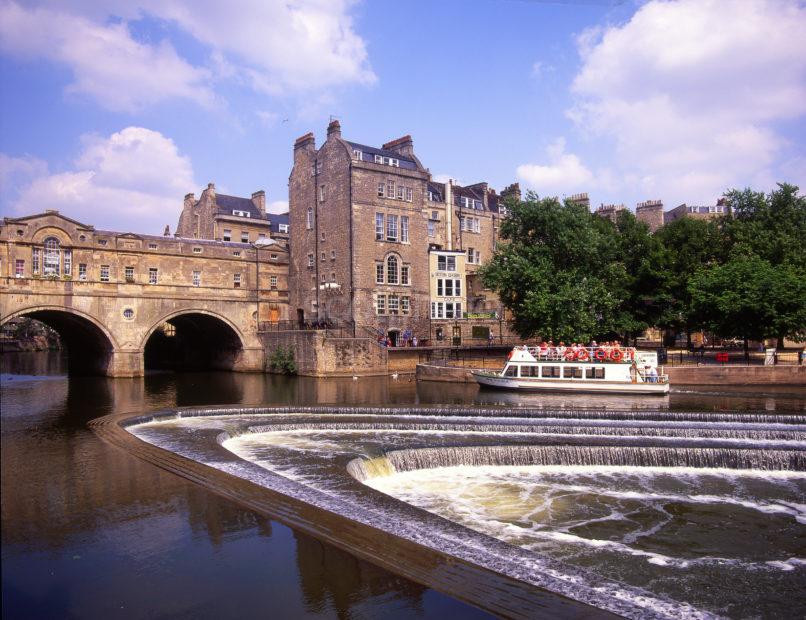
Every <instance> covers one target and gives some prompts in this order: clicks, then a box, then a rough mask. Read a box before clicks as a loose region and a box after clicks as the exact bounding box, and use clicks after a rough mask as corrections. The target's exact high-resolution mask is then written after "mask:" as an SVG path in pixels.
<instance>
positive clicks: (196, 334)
mask: <svg viewBox="0 0 806 620" xmlns="http://www.w3.org/2000/svg"><path fill="white" fill-rule="evenodd" d="M242 351H243V343H242V342H241V338H240V336H239V335H238V333H237V332H236V331H235V330H234V329H233V328H232V327H231V326H230V325H229V324H228V323H227V322H226V321H224V320H223V319H221V318H219V317H216V316H213V315H210V314H205V313H202V312H188V313H186V314H179V315H176V316H172V317H170V318H168V319H167V320H165V321H163V322H161V323H159V324H158V325H156V326H155V327H154V328H153V329H152V330H151V333H150V334H149V336H148V338H147V339H146V342H145V346H144V348H143V358H144V359H143V361H144V367H145V370H154V369H170V370H232V369H233V367H234V366H235V363H236V362H237V360H238V358H239V357H240V355H241V352H242Z"/></svg>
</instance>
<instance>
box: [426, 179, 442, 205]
mask: <svg viewBox="0 0 806 620" xmlns="http://www.w3.org/2000/svg"><path fill="white" fill-rule="evenodd" d="M428 191H429V192H431V193H432V194H434V198H435V199H436V202H445V184H444V183H437V182H436V181H429V182H428Z"/></svg>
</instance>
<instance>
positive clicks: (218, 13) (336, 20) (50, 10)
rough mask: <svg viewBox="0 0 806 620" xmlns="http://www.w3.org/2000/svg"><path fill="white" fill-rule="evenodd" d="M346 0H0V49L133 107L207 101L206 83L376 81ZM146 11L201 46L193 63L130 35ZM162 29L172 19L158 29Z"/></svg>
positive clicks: (292, 86) (263, 89)
mask: <svg viewBox="0 0 806 620" xmlns="http://www.w3.org/2000/svg"><path fill="white" fill-rule="evenodd" d="M353 4H354V3H353V2H351V1H349V0H309V1H304V2H303V1H299V0H292V1H287V0H241V1H239V2H227V3H223V2H219V1H217V0H194V1H191V0H132V1H129V0H125V1H124V0H111V1H108V2H100V1H97V0H86V1H83V2H76V3H71V4H70V5H69V8H68V7H67V6H66V5H65V4H64V3H63V2H59V1H56V0H51V1H45V2H43V3H42V6H40V7H38V8H28V7H23V6H21V5H19V4H17V3H15V2H13V1H12V0H0V50H2V51H3V52H5V53H9V54H15V55H18V56H22V57H30V58H45V59H48V60H50V61H53V62H56V63H60V64H65V65H67V66H68V67H69V68H70V70H71V71H72V73H73V76H74V81H73V82H72V83H71V84H70V86H69V88H68V90H69V91H72V92H77V93H81V94H84V95H89V96H90V97H92V98H94V99H95V100H97V101H98V103H100V104H101V105H102V106H104V107H107V108H109V109H112V110H118V111H129V112H131V111H135V110H137V109H140V108H142V107H144V106H147V105H151V104H154V103H158V102H160V101H164V100H168V99H177V98H179V99H188V100H192V101H194V102H196V103H199V104H201V105H205V106H209V105H213V104H215V102H216V97H215V95H214V93H215V92H216V90H217V89H216V88H215V82H217V81H231V82H236V83H240V84H243V85H246V86H248V87H249V88H252V89H253V90H254V91H256V92H259V93H264V94H269V95H272V96H300V97H302V96H303V95H307V94H310V93H314V94H317V93H322V92H327V91H328V90H330V89H333V88H337V87H340V86H343V85H346V84H361V85H368V84H372V83H374V82H375V81H376V76H375V74H374V73H373V71H372V69H371V67H370V65H369V60H368V54H367V49H366V45H365V43H364V41H363V39H362V38H361V37H360V36H358V35H357V34H356V32H355V31H354V27H353V21H352V16H351V14H350V12H351V10H352V7H353ZM144 17H149V18H151V19H153V20H156V21H157V22H158V23H160V22H161V23H162V24H163V25H168V26H174V27H176V28H177V29H179V30H182V31H184V32H185V33H187V34H189V35H190V36H191V37H192V38H193V39H195V42H196V43H198V44H200V46H201V47H202V48H203V49H204V50H205V51H206V52H207V59H206V60H205V61H204V62H203V63H201V64H199V65H194V64H192V63H190V62H189V61H187V60H186V59H184V58H182V57H181V56H180V55H179V54H178V53H177V51H176V49H175V48H174V46H173V45H172V44H171V43H170V42H169V41H168V40H167V39H163V40H161V41H159V42H157V43H150V42H142V41H138V40H136V39H135V38H134V37H133V36H132V33H131V29H130V26H129V25H130V24H131V23H135V22H137V21H139V20H141V19H142V18H144ZM165 32H166V36H168V35H167V33H169V32H171V28H168V29H166V30H165Z"/></svg>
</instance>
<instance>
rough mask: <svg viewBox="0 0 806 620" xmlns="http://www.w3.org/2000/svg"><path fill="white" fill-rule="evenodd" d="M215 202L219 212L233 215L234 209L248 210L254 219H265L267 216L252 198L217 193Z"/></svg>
mask: <svg viewBox="0 0 806 620" xmlns="http://www.w3.org/2000/svg"><path fill="white" fill-rule="evenodd" d="M215 203H216V206H217V207H218V212H219V213H226V214H227V215H232V212H233V211H246V212H247V213H249V217H251V218H254V219H260V220H265V219H267V217H266V216H265V215H263V214H262V213H261V212H260V211H258V208H257V207H256V206H255V203H254V202H252V200H251V199H250V198H241V197H239V196H227V195H226V194H216V196H215Z"/></svg>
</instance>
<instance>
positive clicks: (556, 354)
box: [526, 347, 636, 364]
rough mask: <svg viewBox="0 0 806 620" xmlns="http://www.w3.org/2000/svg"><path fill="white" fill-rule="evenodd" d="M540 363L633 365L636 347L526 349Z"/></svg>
mask: <svg viewBox="0 0 806 620" xmlns="http://www.w3.org/2000/svg"><path fill="white" fill-rule="evenodd" d="M526 350H527V351H529V353H530V354H531V355H532V357H534V358H535V359H536V360H537V361H539V362H600V363H601V362H608V363H622V364H623V363H627V364H629V363H632V361H633V360H634V359H635V354H636V349H635V347H577V348H576V349H574V348H573V347H546V348H545V349H544V348H542V347H526Z"/></svg>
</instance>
